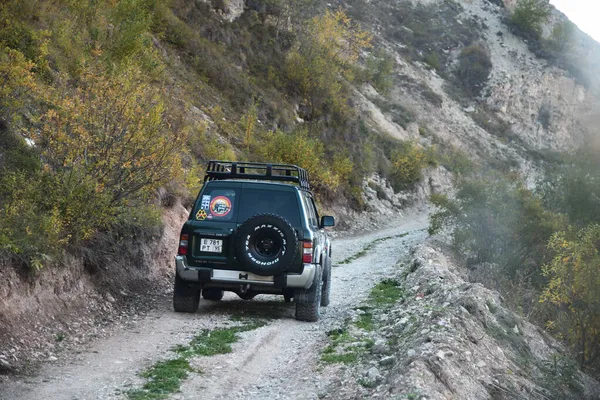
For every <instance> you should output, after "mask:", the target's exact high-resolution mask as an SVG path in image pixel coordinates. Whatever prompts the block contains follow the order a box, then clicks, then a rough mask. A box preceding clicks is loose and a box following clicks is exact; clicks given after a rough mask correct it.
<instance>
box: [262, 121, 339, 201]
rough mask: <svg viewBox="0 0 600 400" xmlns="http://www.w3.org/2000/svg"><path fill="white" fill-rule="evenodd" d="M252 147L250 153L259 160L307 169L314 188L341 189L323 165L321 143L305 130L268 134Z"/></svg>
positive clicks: (323, 151) (331, 173)
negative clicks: (252, 149)
mask: <svg viewBox="0 0 600 400" xmlns="http://www.w3.org/2000/svg"><path fill="white" fill-rule="evenodd" d="M254 146H255V148H254V151H253V153H254V154H255V155H256V156H257V157H258V158H259V160H260V161H264V160H269V161H272V162H280V163H285V164H295V165H298V166H300V167H302V168H304V169H306V170H307V171H308V174H309V176H310V180H311V182H312V183H313V184H314V186H315V188H317V189H320V190H324V191H327V190H329V191H333V192H335V191H336V190H337V189H338V188H339V186H340V177H339V176H338V175H336V174H335V173H334V172H333V171H332V170H331V168H330V167H329V166H328V165H327V163H326V159H327V158H326V156H325V147H324V146H323V142H321V141H320V140H319V139H317V138H314V137H311V135H310V134H309V132H308V130H307V129H306V128H301V129H298V130H296V131H294V132H293V133H289V134H288V133H285V132H281V131H275V132H269V133H267V134H265V135H264V136H263V137H261V138H259V139H258V140H257V141H256V142H255V144H254Z"/></svg>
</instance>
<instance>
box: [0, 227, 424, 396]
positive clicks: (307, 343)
mask: <svg viewBox="0 0 600 400" xmlns="http://www.w3.org/2000/svg"><path fill="white" fill-rule="evenodd" d="M426 223H427V217H426V215H420V216H417V217H415V216H414V215H412V216H410V217H406V218H405V219H403V220H399V221H398V222H397V223H396V224H395V225H396V226H395V227H393V228H388V229H386V230H382V231H378V232H374V233H370V234H367V235H363V236H357V237H353V238H345V239H336V240H334V243H333V261H334V265H336V264H338V263H339V262H341V261H342V260H345V259H347V258H348V257H350V256H352V255H355V254H357V253H359V252H360V251H361V250H363V249H364V248H365V247H366V246H368V245H369V244H372V243H373V242H374V241H375V240H376V239H379V238H389V239H387V240H385V241H379V242H377V243H376V244H375V245H373V246H372V248H371V249H370V250H369V251H368V252H367V253H366V254H365V255H363V256H361V257H359V258H357V259H356V260H354V261H352V262H350V263H348V264H344V265H339V266H336V267H335V268H334V269H333V285H332V293H331V304H330V306H329V307H327V308H325V309H323V316H322V319H321V321H319V322H318V323H303V322H297V321H296V320H295V319H294V306H293V304H286V303H284V302H283V298H281V297H278V296H277V297H276V296H258V297H256V298H255V299H254V300H252V301H243V300H241V299H239V298H238V297H237V296H236V295H234V294H226V296H225V298H224V299H223V300H222V301H221V302H210V301H206V300H202V301H201V306H200V310H199V311H198V313H196V314H194V315H187V314H176V313H174V312H173V311H172V309H171V305H170V302H169V301H168V300H167V299H165V302H164V305H163V306H161V307H160V308H159V309H156V310H154V311H152V312H151V313H149V314H148V315H147V316H145V317H144V318H142V319H140V320H139V321H138V322H137V323H136V324H135V326H134V327H133V328H128V329H123V330H121V331H117V332H115V333H114V334H113V335H112V336H111V337H109V338H106V339H102V340H98V341H97V342H95V343H94V344H92V345H91V346H89V347H88V348H87V349H86V350H85V351H84V352H80V353H79V354H65V355H63V357H61V359H60V360H58V361H57V362H54V363H48V364H46V365H44V366H43V367H42V369H41V371H39V373H38V374H37V375H36V376H35V377H27V378H18V379H15V380H13V381H9V382H7V383H5V384H2V385H3V386H4V387H0V399H1V400H25V399H27V400H34V399H35V400H37V399H47V400H84V399H85V400H92V399H126V398H127V396H126V395H125V394H124V393H125V392H127V391H128V390H130V389H132V388H137V387H141V385H142V384H143V383H144V380H143V379H142V378H140V377H139V372H140V371H142V370H144V369H145V368H148V367H149V366H151V365H153V364H154V363H155V362H157V361H160V360H164V359H168V358H171V357H173V353H172V351H171V349H172V348H173V346H175V345H178V344H181V345H185V344H188V343H189V342H190V340H191V339H192V338H193V337H194V336H195V335H197V334H198V332H199V331H200V330H201V329H214V328H216V327H222V326H227V324H230V325H231V319H232V317H236V318H239V317H240V316H242V317H243V318H246V319H253V318H259V319H266V320H267V321H268V322H267V324H266V325H265V326H263V327H261V328H258V329H255V330H252V331H248V332H244V333H242V334H241V338H240V340H239V341H238V342H237V343H235V344H233V352H232V353H229V354H222V355H216V356H212V357H198V358H194V359H193V360H191V365H192V367H194V368H197V369H198V370H199V371H201V372H198V373H191V374H190V375H189V377H188V378H187V379H186V380H184V382H183V383H182V386H181V390H180V392H178V393H175V394H172V395H171V397H170V398H171V399H199V398H202V399H238V398H239V399H242V398H243V399H317V398H319V397H322V396H324V395H325V394H327V393H326V391H327V383H328V380H329V379H330V377H327V376H322V375H321V373H320V372H319V368H318V363H319V358H320V353H321V350H322V348H323V347H324V346H325V345H326V344H327V335H326V333H327V332H328V331H329V330H331V329H333V328H335V327H338V326H339V325H340V324H341V323H342V322H343V321H344V319H345V318H346V317H347V316H348V315H349V313H350V312H351V311H352V310H353V308H354V307H356V306H357V305H359V304H360V303H361V301H363V300H364V299H365V298H366V296H367V295H368V293H369V291H370V289H371V288H372V287H373V285H374V284H375V283H376V282H378V281H379V280H381V279H382V278H384V277H385V276H386V275H388V274H390V273H392V272H393V271H394V268H395V266H396V264H397V262H398V261H399V260H401V259H402V258H403V257H406V255H407V252H408V251H409V249H410V247H411V246H412V245H413V244H416V243H418V242H420V241H422V240H423V239H424V238H425V237H426V236H427V233H426V232H425V230H424V228H425V226H426ZM402 233H408V235H406V236H402V237H400V236H398V235H399V234H402ZM329 397H331V398H335V395H330V396H329Z"/></svg>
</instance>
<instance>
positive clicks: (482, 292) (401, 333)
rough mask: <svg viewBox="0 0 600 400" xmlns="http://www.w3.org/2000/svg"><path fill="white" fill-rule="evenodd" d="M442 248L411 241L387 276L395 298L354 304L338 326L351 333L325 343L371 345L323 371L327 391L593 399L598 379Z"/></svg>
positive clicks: (342, 349)
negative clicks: (397, 293)
mask: <svg viewBox="0 0 600 400" xmlns="http://www.w3.org/2000/svg"><path fill="white" fill-rule="evenodd" d="M449 254H451V252H450V251H448V249H446V245H445V244H443V243H441V242H438V241H436V240H432V239H430V240H427V241H426V242H424V243H422V244H419V245H417V246H416V247H415V248H413V249H412V250H411V255H410V258H409V259H407V260H405V262H402V263H401V264H399V266H398V267H399V268H398V270H397V271H396V273H395V275H394V279H396V280H397V285H398V286H399V287H400V288H401V294H402V296H401V297H402V299H401V300H400V301H399V302H398V303H395V304H393V305H391V306H390V307H388V308H382V307H377V306H373V304H371V305H370V306H368V305H367V307H363V308H358V309H356V310H355V312H354V315H353V318H352V320H351V322H349V323H347V324H345V325H343V326H342V327H341V330H342V331H343V332H345V334H346V335H347V336H349V337H351V338H354V339H351V340H347V339H346V340H345V343H344V341H339V339H334V341H333V343H334V344H336V340H337V341H338V342H337V348H336V350H335V351H336V352H337V354H340V355H343V354H349V353H350V352H351V351H352V341H356V340H360V341H363V342H370V343H374V345H373V347H372V348H371V351H370V352H369V353H367V355H366V356H365V357H364V358H363V359H361V360H360V362H359V363H358V365H350V366H349V367H339V366H338V367H327V368H326V369H325V371H324V374H326V375H330V376H332V375H335V376H338V378H336V379H334V381H335V382H334V383H333V384H332V386H331V387H329V388H328V392H329V394H330V396H329V397H330V398H335V399H354V398H409V399H421V398H428V399H455V398H457V399H598V398H600V384H599V383H598V382H596V381H594V380H592V379H591V378H589V377H588V376H586V375H584V374H582V373H581V372H580V371H579V370H578V369H577V366H576V365H574V364H573V361H571V360H570V359H569V358H568V357H565V356H564V354H565V352H564V348H562V346H561V345H560V344H559V343H558V342H557V341H556V340H554V339H552V338H551V337H550V336H549V335H548V334H547V333H545V332H544V331H543V330H542V329H540V328H539V327H537V326H534V325H532V324H530V323H528V322H526V320H524V319H523V317H521V316H519V315H516V314H515V313H514V312H512V311H510V310H508V309H507V308H506V305H505V303H504V300H503V298H502V297H501V296H500V295H499V294H498V293H497V292H493V291H490V290H488V289H486V288H484V287H483V286H482V285H480V284H478V283H470V282H469V281H468V279H467V277H466V275H467V273H466V271H465V270H463V269H462V268H460V267H458V266H457V265H458V264H457V262H456V261H455V260H453V258H452V256H449ZM366 315H368V319H366V318H365V316H366ZM367 320H368V321H369V324H365V321H367ZM340 343H341V344H340Z"/></svg>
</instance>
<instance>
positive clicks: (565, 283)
mask: <svg viewBox="0 0 600 400" xmlns="http://www.w3.org/2000/svg"><path fill="white" fill-rule="evenodd" d="M548 247H549V248H550V249H551V250H552V251H553V252H554V253H555V257H554V258H553V259H552V261H551V262H550V263H548V264H546V265H545V266H544V267H543V271H544V274H545V275H546V276H548V277H549V278H550V282H549V283H548V285H547V286H546V289H545V290H544V293H543V295H542V298H541V299H542V301H544V302H549V303H551V304H554V305H555V306H557V309H558V316H557V320H556V321H554V322H551V323H550V327H551V328H553V329H554V330H555V331H558V332H560V333H561V334H562V335H563V336H564V337H565V338H566V340H567V341H568V342H569V343H570V344H571V345H572V347H573V348H574V349H575V351H576V354H578V355H579V360H580V365H581V366H582V367H586V366H597V365H598V363H597V360H598V359H600V297H599V296H598V293H600V274H599V273H598V266H599V265H600V254H599V249H600V225H598V224H592V225H589V226H588V227H586V228H585V229H582V230H581V231H579V232H574V231H573V230H569V231H563V232H558V233H556V234H554V235H553V236H552V238H551V239H550V241H549V242H548Z"/></svg>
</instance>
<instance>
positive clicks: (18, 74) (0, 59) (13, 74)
mask: <svg viewBox="0 0 600 400" xmlns="http://www.w3.org/2000/svg"><path fill="white" fill-rule="evenodd" d="M34 66H35V64H34V63H33V62H31V61H28V60H27V59H26V58H25V56H24V55H23V54H22V53H21V52H20V51H18V50H13V49H10V48H0V119H3V120H5V121H6V122H7V123H10V122H13V120H14V119H15V114H17V110H18V109H20V108H21V107H23V105H24V104H25V101H26V99H27V96H28V95H29V94H30V93H31V92H32V91H33V90H35V89H36V87H37V86H36V82H35V79H34V75H33V68H34Z"/></svg>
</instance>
